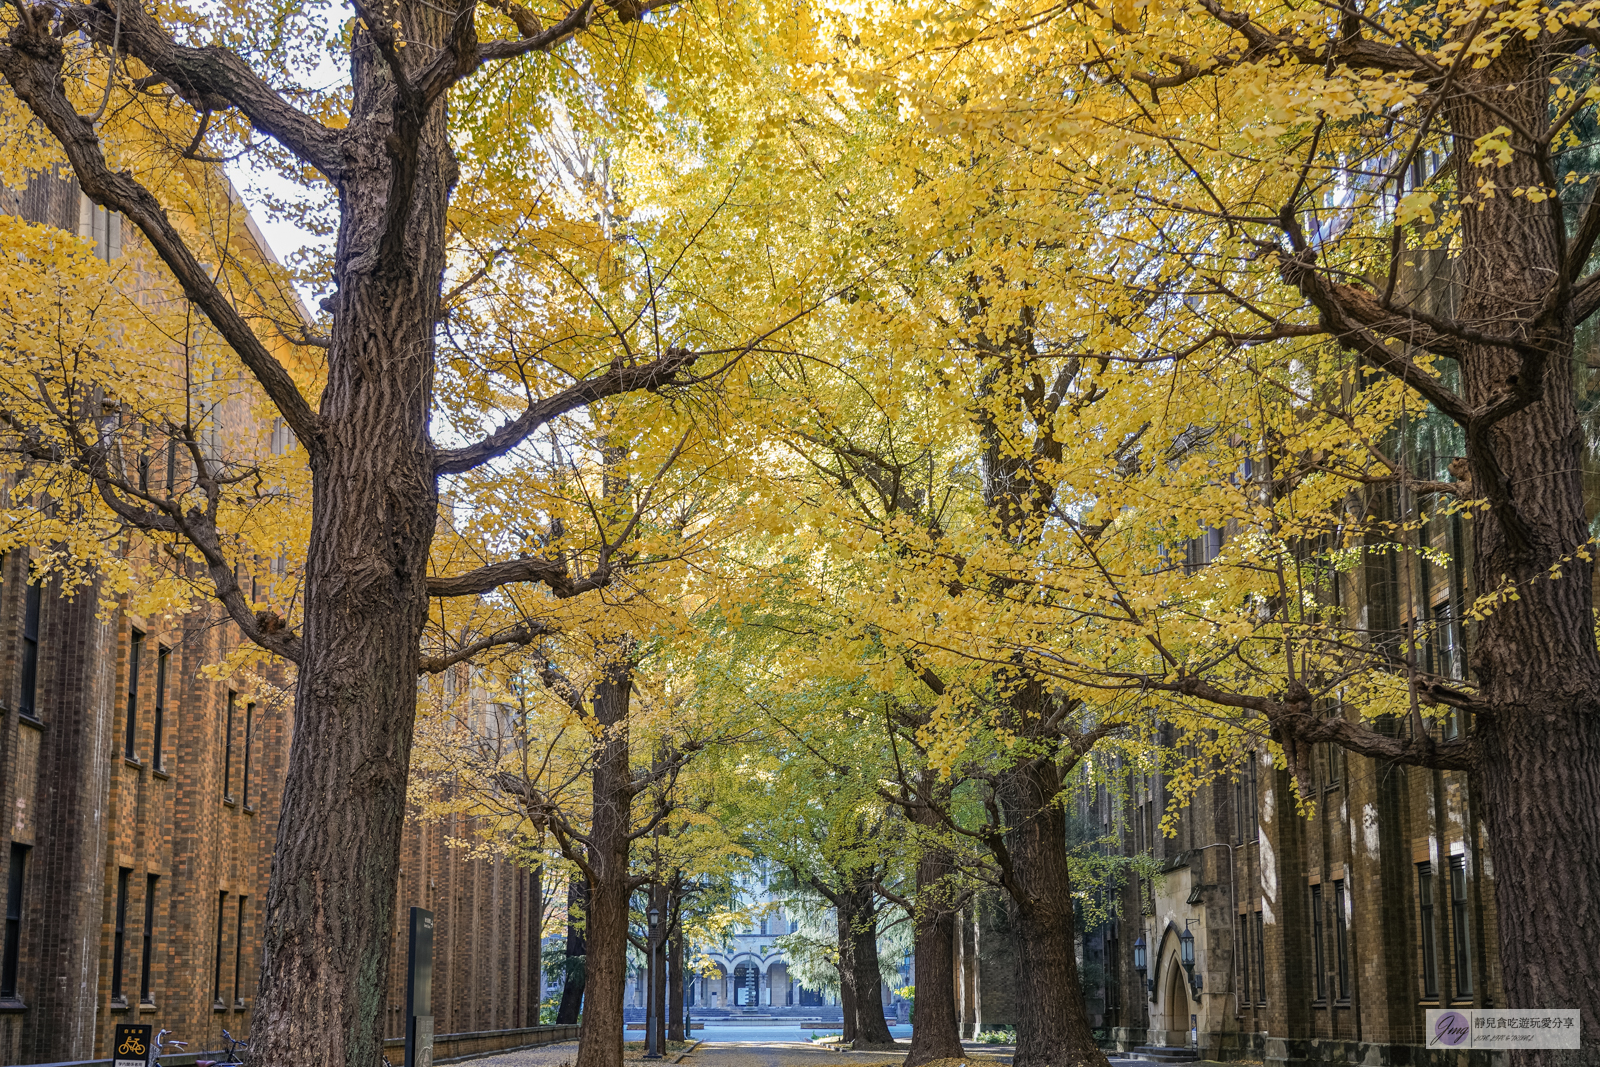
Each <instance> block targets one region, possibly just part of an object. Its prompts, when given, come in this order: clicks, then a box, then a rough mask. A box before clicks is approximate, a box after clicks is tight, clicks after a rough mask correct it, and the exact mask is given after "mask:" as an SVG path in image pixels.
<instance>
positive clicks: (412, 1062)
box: [119, 908, 433, 1067]
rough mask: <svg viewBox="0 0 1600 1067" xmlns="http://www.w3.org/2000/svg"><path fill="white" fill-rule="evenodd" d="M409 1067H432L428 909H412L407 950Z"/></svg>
mask: <svg viewBox="0 0 1600 1067" xmlns="http://www.w3.org/2000/svg"><path fill="white" fill-rule="evenodd" d="M119 1067H120V1065H119ZM406 1067H433V912H431V911H428V910H427V909H425V908H412V909H411V939H410V947H409V948H408V949H407V951H406Z"/></svg>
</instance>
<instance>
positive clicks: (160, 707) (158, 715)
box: [150, 644, 172, 773]
mask: <svg viewBox="0 0 1600 1067" xmlns="http://www.w3.org/2000/svg"><path fill="white" fill-rule="evenodd" d="M171 662H172V649H170V648H168V647H167V646H166V645H162V644H158V645H156V701H155V718H154V721H153V722H152V723H151V726H152V730H153V732H152V735H151V742H150V767H151V769H152V770H157V771H161V772H163V773H165V772H166V769H167V754H166V752H165V751H163V746H162V742H163V741H164V740H165V739H166V726H167V721H166V720H167V673H168V666H169V664H170V663H171Z"/></svg>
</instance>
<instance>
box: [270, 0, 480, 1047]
mask: <svg viewBox="0 0 1600 1067" xmlns="http://www.w3.org/2000/svg"><path fill="white" fill-rule="evenodd" d="M410 6H411V8H412V10H411V11H410V12H409V20H408V25H407V33H408V36H410V37H411V38H412V39H413V40H414V41H415V42H416V44H415V47H416V48H417V49H419V50H421V49H424V48H435V47H438V46H439V45H440V44H442V42H443V40H444V35H445V31H446V21H445V16H444V14H443V13H442V12H441V11H438V10H434V9H430V8H428V7H427V6H425V5H421V4H417V5H410ZM351 76H352V80H353V83H354V95H355V99H356V100H357V101H358V102H364V103H365V105H366V106H368V107H378V108H392V109H393V113H392V115H391V116H390V120H389V121H387V122H383V123H366V122H360V123H352V125H351V127H350V132H351V134H352V137H353V139H352V140H351V141H350V142H349V144H348V149H347V150H348V153H349V156H350V159H351V163H352V165H351V166H350V168H349V170H348V172H347V174H346V176H345V178H344V179H343V180H342V181H341V183H340V187H339V200H340V204H341V208H342V210H341V214H340V222H339V231H338V254H337V257H336V268H335V278H336V281H337V291H336V295H335V296H334V307H333V323H332V333H331V336H332V343H331V347H330V348H329V350H328V363H327V372H328V380H327V385H326V387H325V388H324V390H323V394H322V401H321V406H320V407H321V410H320V414H321V417H322V423H323V428H324V429H323V437H322V441H321V445H320V447H319V448H318V449H317V450H316V452H315V453H314V462H313V464H312V470H311V475H312V502H311V511H312V519H311V529H310V536H309V540H308V543H307V552H306V564H305V616H304V629H303V654H302V659H301V662H300V665H299V671H298V674H297V677H296V686H295V711H294V734H293V740H292V742H291V745H290V751H289V767H288V773H287V776H286V779H285V784H284V796H283V806H282V809H281V810H282V816H281V818H280V821H279V823H278V837H277V847H276V850H275V851H274V854H273V865H272V878H271V881H270V885H269V889H268V892H267V902H266V912H265V915H264V919H263V923H262V928H263V930H264V931H265V938H264V941H263V947H262V971H261V981H260V991H259V993H258V996H257V1000H256V1008H255V1015H254V1021H253V1024H252V1028H251V1029H252V1032H253V1033H254V1034H255V1035H257V1036H256V1038H255V1048H254V1049H253V1051H252V1056H253V1057H254V1058H255V1059H256V1060H257V1061H258V1062H261V1063H285V1064H287V1063H294V1064H311V1063H317V1064H328V1065H335V1064H337V1065H348V1067H371V1065H372V1064H375V1063H377V1062H378V1056H379V1050H380V1048H381V1046H382V1041H383V1011H382V1008H383V1003H384V996H385V993H386V978H387V975H388V973H389V951H390V938H389V936H388V934H389V931H390V929H391V927H392V925H393V909H394V896H395V893H394V887H395V884H396V879H397V877H398V874H399V858H400V857H399V852H400V833H401V827H402V824H403V822H404V819H405V810H406V777H407V772H408V769H409V766H410V761H411V741H412V729H413V725H414V723H415V719H416V704H417V675H418V666H419V660H420V653H419V649H418V645H419V641H420V639H421V637H422V629H423V625H424V623H425V622H426V621H427V617H428V598H427V591H426V585H425V578H426V575H427V570H428V552H429V548H430V546H431V545H432V542H433V534H434V529H435V527H436V525H437V523H438V489H437V481H436V476H435V468H434V463H435V458H434V447H433V443H432V441H431V440H430V439H429V435H428V422H429V418H430V415H431V412H432V400H433V363H434V337H435V332H436V329H437V324H438V322H439V316H440V279H441V277H442V275H443V272H444V267H445V257H444V249H445V227H446V209H447V204H448V201H449V196H450V190H451V187H452V185H453V184H454V182H455V177H456V172H457V167H456V161H455V156H454V153H453V152H452V150H451V147H450V140H449V136H448V130H447V126H446V116H445V109H444V107H443V106H438V107H434V108H430V109H428V110H426V111H425V112H423V113H422V114H416V113H413V112H407V111H405V110H404V109H401V108H399V107H397V106H396V105H395V104H394V102H393V101H394V98H393V93H392V75H391V74H390V72H389V69H388V67H387V65H386V64H385V62H384V60H383V58H382V57H381V56H380V55H379V54H378V52H377V50H376V48H374V47H373V46H372V44H371V42H370V38H369V37H367V36H366V35H360V36H359V37H358V39H357V42H356V44H355V45H354V47H353V50H352V60H351ZM395 144H399V145H402V146H405V147H403V148H402V149H401V150H400V152H399V153H396V151H395V149H394V148H393V146H394V145H395ZM408 152H414V153H415V159H414V162H409V163H408V162H402V161H399V160H397V159H396V158H395V157H396V155H397V154H399V155H405V154H407V153H408ZM406 170H409V172H410V173H409V174H408V176H407V178H406V179H405V180H401V179H400V178H399V177H397V172H400V171H406ZM401 214H403V215H404V216H405V217H406V222H405V223H404V225H397V219H396V218H392V217H391V216H397V215H401Z"/></svg>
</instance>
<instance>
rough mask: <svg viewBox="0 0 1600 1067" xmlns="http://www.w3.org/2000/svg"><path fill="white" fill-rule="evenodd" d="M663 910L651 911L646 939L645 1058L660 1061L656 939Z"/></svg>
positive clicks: (658, 934)
mask: <svg viewBox="0 0 1600 1067" xmlns="http://www.w3.org/2000/svg"><path fill="white" fill-rule="evenodd" d="M660 928H661V910H660V909H659V908H651V909H650V934H649V937H648V938H647V939H646V940H647V943H648V944H649V946H650V952H649V957H648V962H647V963H646V964H645V971H644V974H645V979H644V986H645V994H644V1058H645V1059H647V1060H659V1059H660V1058H661V1049H660V1047H659V1045H658V1044H657V1042H656V939H657V938H658V937H659V936H660V932H659V931H660Z"/></svg>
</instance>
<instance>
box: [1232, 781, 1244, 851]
mask: <svg viewBox="0 0 1600 1067" xmlns="http://www.w3.org/2000/svg"><path fill="white" fill-rule="evenodd" d="M1233 838H1234V840H1235V841H1239V842H1241V843H1242V842H1243V841H1244V776H1243V773H1242V772H1241V774H1240V776H1239V777H1238V778H1235V779H1234V780H1233Z"/></svg>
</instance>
